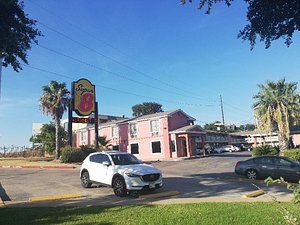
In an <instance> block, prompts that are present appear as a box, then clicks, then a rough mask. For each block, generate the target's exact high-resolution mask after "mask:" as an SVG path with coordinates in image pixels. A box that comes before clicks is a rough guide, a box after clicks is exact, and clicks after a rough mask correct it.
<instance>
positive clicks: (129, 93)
mask: <svg viewBox="0 0 300 225" xmlns="http://www.w3.org/2000/svg"><path fill="white" fill-rule="evenodd" d="M21 65H22V66H26V67H28V68H31V69H34V70H38V71H41V72H44V73H49V74H52V75H55V76H59V77H64V78H67V79H70V80H72V81H76V80H77V78H74V77H71V76H67V75H64V74H61V73H57V72H53V71H49V70H45V69H42V68H37V67H33V66H30V65H27V64H21ZM94 85H96V86H98V87H101V88H105V89H108V90H111V91H115V92H119V93H122V94H127V95H132V96H136V97H141V98H146V99H155V100H158V101H163V102H168V103H173V104H178V105H186V106H195V107H210V106H207V105H201V104H194V103H186V102H176V101H172V100H166V99H162V98H154V97H151V96H146V95H139V94H135V93H132V92H128V91H123V90H120V89H115V88H111V87H107V86H104V85H101V84H97V83H95V84H94Z"/></svg>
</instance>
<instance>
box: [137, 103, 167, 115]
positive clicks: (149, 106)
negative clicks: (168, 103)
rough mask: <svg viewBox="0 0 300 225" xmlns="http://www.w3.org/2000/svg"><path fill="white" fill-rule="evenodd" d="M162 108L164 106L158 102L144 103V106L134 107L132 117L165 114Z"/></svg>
mask: <svg viewBox="0 0 300 225" xmlns="http://www.w3.org/2000/svg"><path fill="white" fill-rule="evenodd" d="M161 107H162V105H161V104H159V103H156V102H143V103H142V104H136V105H134V106H132V112H133V113H132V115H133V116H135V117H136V116H143V115H149V114H152V113H158V112H163V110H162V108H161Z"/></svg>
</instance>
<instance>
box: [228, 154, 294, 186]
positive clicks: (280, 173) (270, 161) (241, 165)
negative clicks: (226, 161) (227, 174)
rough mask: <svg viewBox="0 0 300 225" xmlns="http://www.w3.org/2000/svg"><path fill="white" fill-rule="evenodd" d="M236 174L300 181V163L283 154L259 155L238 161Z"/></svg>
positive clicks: (251, 177)
mask: <svg viewBox="0 0 300 225" xmlns="http://www.w3.org/2000/svg"><path fill="white" fill-rule="evenodd" d="M234 171H235V173H236V174H239V175H243V176H246V177H248V178H249V179H258V178H267V177H269V176H270V177H272V178H273V179H277V178H280V177H282V178H284V179H285V180H287V181H294V182H298V181H299V180H300V163H299V162H296V161H293V160H291V159H289V158H286V157H281V156H257V157H255V158H251V159H248V160H245V161H239V162H237V163H236V166H235V169H234Z"/></svg>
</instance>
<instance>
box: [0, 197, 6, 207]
mask: <svg viewBox="0 0 300 225" xmlns="http://www.w3.org/2000/svg"><path fill="white" fill-rule="evenodd" d="M1 208H6V206H5V205H4V202H3V200H2V199H1V198H0V209H1Z"/></svg>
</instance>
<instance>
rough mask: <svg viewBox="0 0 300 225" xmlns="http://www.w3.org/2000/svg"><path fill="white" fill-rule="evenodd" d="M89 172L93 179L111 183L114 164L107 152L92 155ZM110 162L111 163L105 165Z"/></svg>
mask: <svg viewBox="0 0 300 225" xmlns="http://www.w3.org/2000/svg"><path fill="white" fill-rule="evenodd" d="M90 162H91V163H90V168H89V174H90V179H91V180H92V181H95V182H98V183H102V184H108V185H111V174H112V165H111V161H110V159H109V158H108V156H107V155H105V154H96V155H92V156H91V157H90ZM103 162H108V163H109V164H110V165H109V166H107V165H103Z"/></svg>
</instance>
